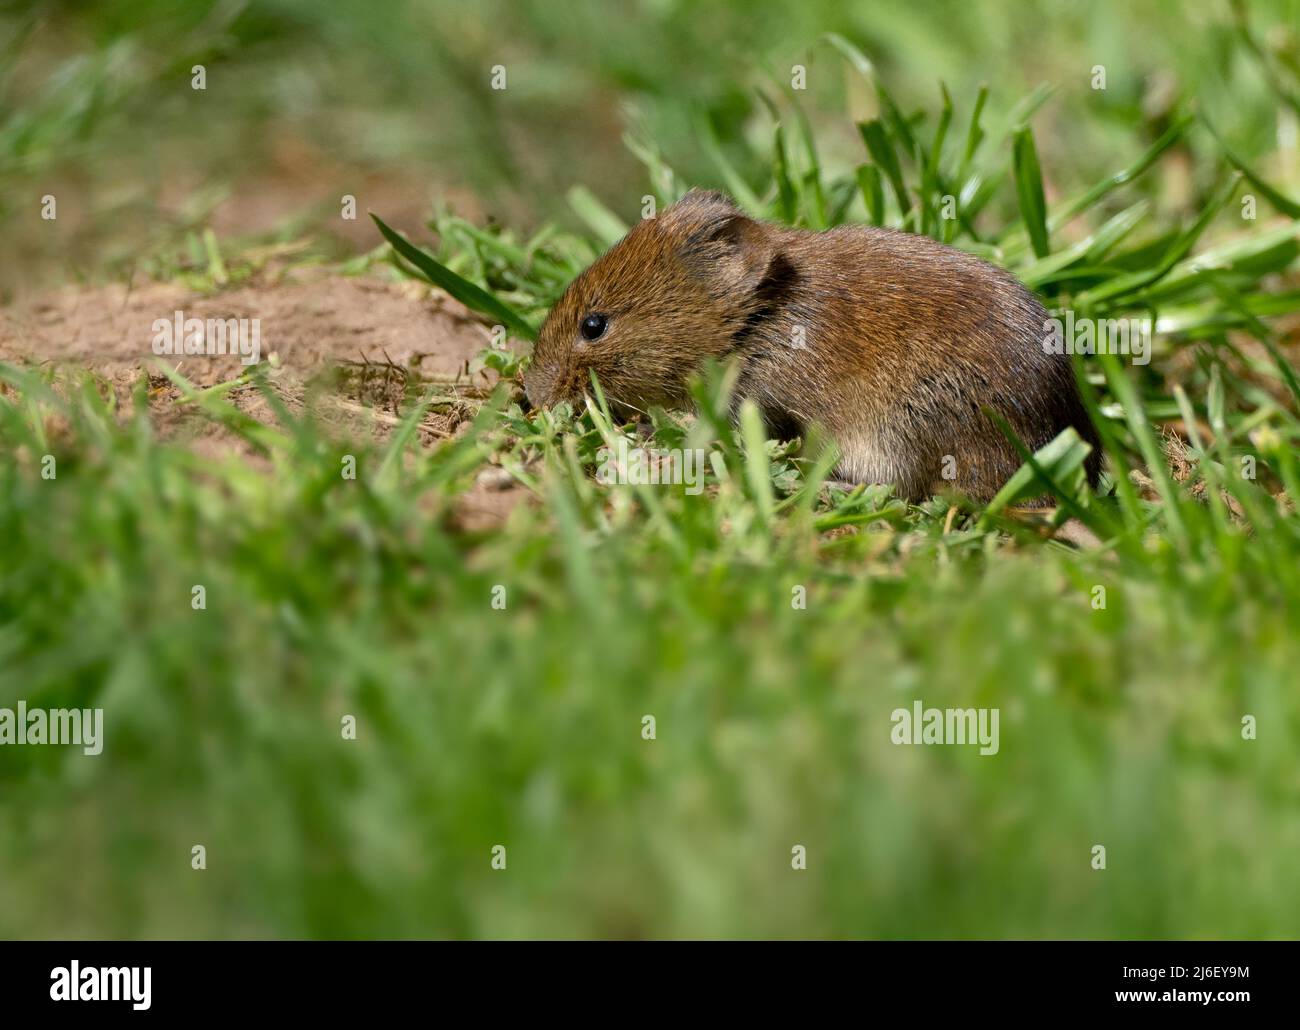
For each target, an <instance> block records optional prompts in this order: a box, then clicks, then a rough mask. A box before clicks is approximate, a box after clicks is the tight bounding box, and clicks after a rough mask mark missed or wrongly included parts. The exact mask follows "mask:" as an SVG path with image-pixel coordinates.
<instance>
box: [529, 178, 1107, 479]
mask: <svg viewBox="0 0 1300 1030" xmlns="http://www.w3.org/2000/svg"><path fill="white" fill-rule="evenodd" d="M591 313H600V314H603V315H605V316H607V318H608V320H609V322H608V328H607V329H606V331H605V333H604V335H603V336H602V337H601V338H600V339H598V340H595V341H591V342H588V341H586V340H584V339H582V337H581V336H580V335H579V331H578V329H579V325H580V324H581V322H582V319H583V318H584V317H585V316H586V315H588V314H591ZM1046 319H1047V314H1046V312H1045V311H1044V310H1043V307H1042V305H1041V304H1040V303H1039V302H1038V300H1037V299H1036V298H1035V297H1034V296H1033V294H1031V293H1030V292H1029V291H1028V290H1026V289H1025V288H1024V287H1023V286H1022V285H1020V283H1018V282H1017V281H1016V280H1015V278H1014V277H1012V276H1011V275H1010V274H1008V273H1007V272H1005V271H1003V270H1001V269H999V268H995V267H994V266H993V265H990V264H988V263H987V262H984V261H981V260H980V259H979V258H976V257H974V256H972V255H970V254H966V253H963V252H962V251H959V250H955V249H953V248H951V247H947V246H945V245H943V244H941V243H937V242H935V241H934V240H931V239H929V238H927V237H924V236H913V235H910V234H907V233H901V232H894V231H892V230H889V229H878V228H873V227H869V226H841V227H839V228H836V229H831V230H829V231H827V232H823V233H814V232H806V231H800V230H795V229H786V228H782V227H780V226H776V225H772V224H769V223H766V222H758V221H755V220H753V219H750V218H747V217H746V216H745V215H743V214H741V213H740V212H739V211H738V210H737V209H736V208H735V207H734V206H733V205H732V204H731V202H730V201H729V200H728V199H727V198H726V197H724V196H723V195H721V194H718V193H705V192H701V191H699V190H692V191H691V192H690V193H688V194H687V195H686V196H685V197H684V198H683V199H682V200H681V201H679V202H678V203H677V204H674V205H673V206H672V207H670V208H668V209H667V210H665V211H664V212H662V213H661V214H660V215H659V216H658V217H657V218H652V219H646V220H643V221H642V222H641V223H640V224H638V225H637V226H636V227H635V228H633V229H632V230H631V231H630V232H629V233H628V234H627V236H625V237H624V238H623V239H622V240H620V241H619V242H618V243H617V244H615V245H614V246H613V247H612V248H611V249H610V250H609V251H608V252H607V253H606V254H605V255H604V256H602V257H601V258H600V259H599V260H597V261H596V262H595V263H594V264H593V265H592V266H591V267H590V268H588V269H587V270H586V271H584V272H583V273H582V274H581V275H579V276H578V277H577V278H576V279H575V280H574V281H573V283H572V284H570V286H569V288H568V290H566V291H565V293H564V296H562V297H561V298H560V300H559V301H558V302H557V303H556V305H555V307H554V308H552V310H551V312H550V315H549V316H548V317H547V319H546V323H545V325H543V326H542V331H541V336H540V338H539V339H538V342H537V346H536V349H535V351H534V357H533V363H532V367H531V368H530V370H529V372H528V374H527V375H526V376H525V387H526V389H527V392H528V396H529V399H530V400H531V401H532V403H534V404H535V405H538V406H542V405H545V404H549V403H553V402H555V401H557V400H561V399H573V400H576V399H578V398H580V397H581V396H582V393H583V391H584V390H586V389H588V388H589V384H590V378H589V370H594V371H595V373H596V375H597V376H598V378H599V380H600V383H601V386H602V388H603V389H604V390H605V392H606V395H607V396H608V397H609V398H610V400H611V401H613V402H615V403H617V404H620V405H622V406H624V407H625V408H635V409H641V410H644V409H645V408H646V407H648V406H649V405H653V404H658V405H662V406H664V407H682V406H685V405H686V404H687V403H688V395H687V390H686V384H687V380H688V379H689V378H690V376H691V374H692V373H694V372H696V371H697V370H698V369H699V368H700V366H701V364H702V362H703V361H704V359H705V358H708V357H712V358H715V359H719V360H725V359H728V358H731V357H735V358H737V359H739V361H740V363H741V371H740V378H739V381H738V385H737V391H736V394H737V399H738V400H739V399H740V398H744V397H748V398H751V399H752V400H753V401H754V403H755V404H756V405H757V406H758V408H759V410H760V411H761V412H762V414H763V417H764V419H765V421H766V422H767V426H768V429H769V432H772V433H773V434H774V435H780V436H784V437H793V436H797V435H801V434H803V433H805V432H806V431H807V428H808V427H809V426H810V425H812V424H813V423H819V424H820V425H821V426H822V427H823V428H824V429H825V430H826V431H827V432H828V433H829V434H830V435H831V436H832V437H833V438H834V439H835V441H836V442H837V444H838V445H839V448H840V454H841V458H840V464H839V466H838V468H837V470H836V475H838V476H839V477H840V478H843V479H848V480H852V481H855V482H865V483H892V484H894V485H895V486H896V487H897V488H898V491H899V493H900V494H901V495H902V496H904V497H907V498H910V499H913V500H919V499H922V498H925V497H929V496H930V495H931V494H932V493H935V492H939V491H942V490H944V489H945V488H953V487H955V488H956V489H958V490H960V491H962V492H963V493H965V494H967V495H969V496H970V497H972V498H975V499H977V500H987V499H989V498H990V497H992V496H993V494H994V493H996V491H997V490H998V488H999V487H1001V486H1002V484H1003V483H1005V482H1006V480H1007V478H1008V477H1009V476H1010V475H1011V474H1012V473H1013V472H1014V471H1015V470H1016V469H1017V468H1018V467H1019V466H1020V460H1019V458H1018V457H1017V456H1016V454H1015V452H1014V450H1013V449H1012V447H1011V446H1010V444H1008V443H1007V441H1006V440H1005V438H1004V437H1003V436H1002V434H1001V433H1000V432H998V430H997V429H996V428H995V427H994V426H993V424H992V423H991V422H990V421H989V420H988V418H987V417H986V416H985V415H984V414H983V413H982V411H981V409H982V408H983V407H985V406H988V407H990V408H992V409H994V410H996V411H998V412H1000V413H1001V414H1002V416H1003V417H1004V418H1005V419H1006V420H1007V421H1008V422H1009V423H1010V425H1011V426H1012V428H1013V429H1014V430H1015V431H1016V433H1017V434H1018V435H1019V436H1020V438H1021V439H1022V440H1023V441H1024V442H1025V443H1026V444H1027V445H1028V446H1029V447H1030V448H1031V449H1035V448H1038V447H1041V446H1042V445H1043V444H1045V443H1047V442H1048V441H1049V440H1051V439H1052V438H1053V437H1054V436H1055V435H1056V434H1057V433H1059V432H1060V431H1061V430H1062V429H1064V428H1065V427H1066V426H1071V425H1072V426H1074V427H1075V428H1076V429H1077V430H1078V432H1079V435H1080V436H1082V437H1083V438H1084V439H1085V440H1087V441H1088V442H1089V443H1091V444H1092V445H1093V453H1092V454H1091V455H1090V456H1089V463H1088V474H1089V479H1090V480H1091V481H1093V482H1094V483H1095V481H1096V476H1097V471H1098V463H1099V461H1100V453H1101V452H1100V448H1099V447H1098V443H1097V436H1096V432H1095V430H1094V429H1093V426H1092V424H1091V423H1090V421H1089V420H1088V416H1087V413H1086V410H1085V408H1084V406H1083V403H1082V401H1081V400H1080V398H1079V394H1078V389H1077V386H1076V384H1075V381H1074V374H1073V370H1072V369H1071V367H1070V359H1069V357H1068V356H1064V355H1054V354H1049V353H1046V352H1045V351H1044V349H1043V346H1042V340H1043V338H1044V335H1045V328H1044V323H1045V321H1046ZM799 328H802V340H800V338H799V336H798V334H797V332H796V330H797V329H799ZM800 343H802V346H800V345H799V344H800ZM945 455H952V456H953V458H954V459H955V472H956V479H955V480H952V481H946V480H944V479H943V478H942V471H943V461H944V456H945Z"/></svg>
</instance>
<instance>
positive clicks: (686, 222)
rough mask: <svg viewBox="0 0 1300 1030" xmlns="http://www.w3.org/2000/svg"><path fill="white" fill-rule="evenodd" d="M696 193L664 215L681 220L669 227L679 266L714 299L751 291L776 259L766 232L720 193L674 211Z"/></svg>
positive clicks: (768, 231)
mask: <svg viewBox="0 0 1300 1030" xmlns="http://www.w3.org/2000/svg"><path fill="white" fill-rule="evenodd" d="M697 192H698V191H696V190H692V191H691V192H690V193H688V194H687V195H686V197H685V198H683V199H682V200H681V201H679V202H678V203H677V204H674V205H673V207H671V208H669V209H668V211H666V212H664V214H665V215H668V214H670V213H673V212H676V213H677V214H678V215H679V216H681V222H679V223H678V224H677V225H676V226H674V227H673V228H675V230H676V233H675V235H680V238H681V240H682V243H681V249H680V252H679V257H680V258H681V261H682V265H683V266H684V267H685V269H686V270H687V272H688V273H689V274H690V275H692V276H694V277H697V278H699V279H700V280H701V281H702V282H703V283H704V285H705V287H706V288H707V289H708V290H709V292H710V293H712V294H714V295H716V296H720V297H724V296H735V297H743V296H746V295H749V294H752V293H754V292H755V291H757V290H758V289H759V287H760V285H761V284H762V282H763V281H764V279H765V278H766V276H767V275H768V270H769V269H770V268H771V266H772V264H773V262H774V261H775V260H776V259H777V257H778V255H777V252H776V244H775V241H774V239H773V234H772V231H771V229H770V228H768V226H766V225H764V224H763V223H762V222H757V221H755V220H754V219H752V218H750V217H748V216H747V215H745V214H742V213H741V212H740V211H739V210H737V209H736V208H735V207H734V206H733V205H732V204H731V202H730V201H729V200H727V199H726V198H725V197H723V196H722V195H721V194H702V195H701V198H700V200H699V201H697V202H696V203H694V204H693V205H691V207H689V208H687V209H685V210H679V209H681V208H682V206H683V205H685V204H686V203H687V201H688V200H690V199H691V198H692V196H694V195H695V194H696V193H697ZM715 198H716V199H715Z"/></svg>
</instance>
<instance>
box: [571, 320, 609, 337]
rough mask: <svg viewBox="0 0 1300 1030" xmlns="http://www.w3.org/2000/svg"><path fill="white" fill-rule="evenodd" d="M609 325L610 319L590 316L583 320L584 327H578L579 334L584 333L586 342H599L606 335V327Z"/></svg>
mask: <svg viewBox="0 0 1300 1030" xmlns="http://www.w3.org/2000/svg"><path fill="white" fill-rule="evenodd" d="M608 325H609V319H608V318H606V317H605V316H604V315H588V316H587V317H586V318H584V319H583V320H582V325H580V326H578V332H580V333H582V338H583V339H584V340H599V339H600V338H601V337H602V336H604V335H605V327H606V326H608Z"/></svg>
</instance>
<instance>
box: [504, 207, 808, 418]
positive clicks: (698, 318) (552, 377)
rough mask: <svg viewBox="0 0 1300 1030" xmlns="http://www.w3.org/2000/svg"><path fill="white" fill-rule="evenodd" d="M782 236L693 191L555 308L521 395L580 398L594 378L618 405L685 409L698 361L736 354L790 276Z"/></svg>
mask: <svg viewBox="0 0 1300 1030" xmlns="http://www.w3.org/2000/svg"><path fill="white" fill-rule="evenodd" d="M778 233H779V230H776V229H774V228H773V227H772V226H769V225H766V224H764V223H762V222H757V221H754V220H753V219H751V218H748V217H746V216H745V215H744V214H742V213H741V212H740V211H739V210H738V209H737V208H736V207H735V206H734V205H733V204H732V203H731V201H730V200H729V199H727V198H726V197H725V196H723V195H722V194H720V193H706V192H703V191H701V190H691V192H690V193H688V194H686V196H685V197H683V198H682V199H681V200H680V201H678V202H677V203H676V204H674V205H672V206H671V207H669V208H667V209H665V210H664V211H663V212H661V213H660V214H659V215H658V217H655V218H646V219H643V220H642V221H641V222H640V224H638V225H637V226H635V227H634V228H633V229H632V230H631V231H630V232H629V233H628V234H627V235H626V236H625V237H623V239H621V240H619V242H618V243H616V244H614V246H613V247H611V248H610V249H609V250H608V251H607V252H606V253H605V254H604V255H603V256H602V257H600V258H599V259H598V260H597V261H596V262H595V263H594V264H592V265H591V267H589V268H588V269H587V270H586V271H584V272H583V273H582V274H581V275H579V276H578V277H577V278H576V279H574V281H573V282H572V283H570V284H569V288H568V289H567V290H565V291H564V295H563V296H562V297H561V298H560V299H559V300H558V301H557V302H556V304H555V306H554V307H553V308H551V311H550V314H549V315H548V316H547V318H546V322H545V324H544V325H543V326H542V330H541V334H540V336H539V337H538V340H537V345H536V346H535V347H534V349H533V361H532V366H531V367H530V368H529V370H528V372H527V373H526V374H525V376H524V387H525V389H526V390H527V393H528V399H529V400H530V401H531V402H532V404H533V405H534V406H536V407H542V406H545V405H547V404H551V403H554V402H556V401H561V400H570V401H574V402H576V401H577V400H578V399H579V398H581V397H582V395H583V392H584V391H589V390H590V389H591V376H590V373H591V372H592V371H594V372H595V373H596V377H597V378H598V379H599V381H600V384H601V389H602V390H603V391H604V392H605V395H606V397H607V398H608V399H609V400H610V401H611V402H612V403H614V404H615V405H616V406H619V407H621V408H623V409H640V410H645V409H646V407H647V406H649V405H651V404H660V405H664V406H665V407H672V406H675V405H680V404H682V403H683V402H684V401H685V400H686V398H687V389H686V384H687V381H688V379H689V378H690V376H691V374H692V373H693V372H695V371H696V370H697V369H698V368H699V367H700V365H701V363H702V361H703V360H704V359H705V358H707V357H714V358H721V357H723V356H725V355H726V354H727V353H728V352H729V351H730V350H732V349H733V348H734V347H735V346H736V345H737V344H738V343H739V342H740V340H741V339H742V337H743V335H744V334H745V333H747V332H748V331H750V330H751V329H752V327H753V325H754V323H755V320H756V319H760V318H761V317H762V312H763V311H764V310H765V309H766V308H769V307H770V306H771V304H772V302H773V296H774V292H776V291H779V290H780V289H782V288H784V286H785V285H788V283H789V282H790V281H791V279H792V278H793V273H794V269H793V267H792V266H791V265H790V264H789V262H788V261H787V260H786V259H785V258H784V256H782V255H781V253H780V252H779V245H778Z"/></svg>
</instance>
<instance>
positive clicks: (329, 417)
mask: <svg viewBox="0 0 1300 1030" xmlns="http://www.w3.org/2000/svg"><path fill="white" fill-rule="evenodd" d="M177 312H181V313H182V315H181V318H182V321H184V320H185V319H191V318H194V319H201V320H204V321H205V322H206V321H207V320H208V319H213V320H217V319H220V320H230V319H235V320H240V319H245V320H247V322H246V325H247V327H248V328H249V330H250V331H251V328H252V324H253V323H252V320H253V319H256V320H258V335H257V339H258V342H259V345H260V358H261V362H262V367H263V368H264V369H266V370H267V372H268V376H267V379H268V382H269V383H270V384H271V386H272V387H273V389H274V391H275V393H276V394H277V395H278V396H279V398H280V399H281V400H282V401H283V402H284V403H285V404H286V405H287V406H288V407H289V409H290V410H292V411H301V410H303V408H304V407H306V406H307V405H308V404H309V403H310V405H311V408H312V411H313V413H314V414H315V415H317V416H318V417H319V418H320V419H321V420H322V421H323V422H324V424H325V425H326V427H327V428H328V427H329V426H331V425H332V426H334V427H336V428H338V429H339V430H340V432H341V433H343V432H348V433H352V434H354V435H355V434H356V433H357V432H367V433H371V434H373V435H374V436H376V437H379V438H382V437H384V436H386V435H388V434H389V433H391V432H392V430H393V428H394V427H395V426H396V425H398V424H399V423H400V422H401V418H402V415H403V411H404V404H405V403H407V402H409V400H410V398H411V396H412V395H413V393H414V394H417V395H418V394H419V393H422V392H423V391H424V390H425V389H426V388H427V387H428V386H429V385H433V386H434V387H435V388H436V389H437V391H438V394H439V403H437V404H435V405H434V406H433V408H432V409H431V410H430V412H429V414H428V416H427V417H426V418H425V420H424V422H423V423H422V424H421V427H420V430H421V437H422V439H423V440H424V441H425V442H432V441H434V440H437V439H439V438H445V437H447V436H451V435H454V434H455V433H456V432H457V431H458V430H459V429H460V427H461V426H462V425H464V424H465V423H466V422H467V420H468V419H469V418H470V417H472V415H473V412H474V410H475V403H476V401H477V400H480V399H481V398H482V397H484V396H485V395H486V394H487V392H488V391H490V390H491V389H492V388H493V387H494V386H495V385H497V378H496V374H495V373H494V372H491V371H490V370H484V369H480V368H479V367H478V363H477V362H476V361H475V359H476V358H477V356H478V355H479V354H480V353H481V352H482V350H483V349H484V348H485V347H487V346H488V345H489V344H490V342H491V337H490V335H489V332H488V329H487V327H486V326H484V325H483V324H482V323H481V322H480V321H479V320H478V319H477V318H476V317H475V316H474V315H473V314H472V313H471V312H470V311H469V310H468V309H466V308H465V307H464V306H463V305H461V304H460V303H458V302H457V301H455V300H453V299H452V298H451V297H449V296H448V295H446V294H445V293H442V292H441V291H438V290H434V289H431V288H429V287H427V286H423V285H421V284H419V283H415V282H391V281H387V280H384V279H380V278H378V277H375V276H371V275H363V276H344V275H340V274H338V273H337V271H333V270H324V269H314V270H313V269H308V270H302V269H298V270H294V271H292V272H288V273H283V274H281V273H278V272H274V271H267V272H264V273H259V275H258V276H257V277H256V278H255V279H253V280H250V281H248V282H246V283H244V284H241V285H239V286H235V287H232V288H229V289H226V290H222V291H221V292H219V293H216V294H212V295H208V294H204V293H201V292H196V291H194V290H191V289H188V288H186V287H184V286H180V285H177V284H175V283H155V282H147V283H139V284H135V285H132V286H127V285H124V284H114V285H107V286H101V287H95V288H90V289H74V288H69V289H65V290H62V291H58V292H56V293H52V294H48V295H45V296H42V297H39V298H36V299H33V300H31V301H29V302H27V303H25V304H22V305H20V306H15V307H11V308H7V309H4V310H0V361H6V362H9V363H13V364H26V365H36V366H41V367H47V366H50V365H53V366H55V367H57V368H59V369H64V370H71V371H77V370H87V371H90V372H91V373H93V374H94V375H96V376H97V377H99V378H100V379H101V380H102V381H103V382H104V383H105V384H107V385H108V386H109V387H111V388H112V389H113V390H114V392H115V393H117V394H118V398H119V401H120V402H121V405H122V410H130V398H131V395H132V393H133V392H134V391H135V390H136V389H137V387H138V385H139V384H140V383H141V382H142V381H143V383H144V384H145V385H146V386H147V392H148V396H149V405H150V414H151V417H152V418H153V421H154V423H155V425H156V426H157V427H158V431H159V434H160V435H161V436H162V437H164V438H167V439H182V440H185V441H187V442H190V443H191V444H192V445H193V446H194V447H195V449H196V450H197V451H198V452H199V453H202V454H204V455H205V456H209V457H214V458H215V457H219V456H228V455H230V454H232V453H233V454H238V455H240V456H243V457H246V458H248V459H249V460H250V461H255V460H257V459H256V449H255V448H254V447H253V446H252V445H250V443H249V441H248V440H247V439H246V438H245V437H244V436H242V435H241V434H238V433H236V432H233V431H232V430H230V429H228V428H226V427H225V426H223V425H221V424H220V423H215V422H213V421H212V420H211V419H209V418H206V417H204V416H203V415H201V414H200V413H199V412H197V411H196V410H195V408H194V406H193V405H192V404H188V403H185V396H186V395H185V392H184V391H183V390H182V389H181V388H179V387H178V386H177V385H176V384H174V383H173V382H172V380H171V379H170V378H168V377H167V375H166V374H165V373H164V371H163V369H164V368H169V369H172V370H174V371H176V372H178V373H179V374H180V375H181V376H183V377H184V378H185V379H186V380H187V381H188V382H189V383H190V384H192V385H193V386H194V387H198V388H200V389H202V388H208V387H213V386H217V385H219V384H222V383H231V382H233V381H235V380H238V379H239V377H240V376H241V375H242V374H243V373H244V372H246V371H247V366H246V365H245V364H244V363H243V361H242V359H241V357H240V355H239V354H238V353H226V354H212V355H208V354H190V355H165V356H159V355H157V354H156V353H155V338H156V337H157V335H158V329H159V325H160V323H159V324H156V323H158V320H162V321H163V322H168V323H172V324H173V325H174V324H175V320H176V313H177ZM227 324H230V323H229V322H227ZM173 338H174V336H173ZM160 366H161V367H160ZM309 397H310V401H309V400H308V398H309ZM223 400H225V401H227V402H229V403H230V404H231V405H233V406H234V407H235V408H236V409H237V410H238V411H240V412H241V413H243V414H245V415H247V416H249V417H251V418H254V419H256V420H257V421H259V422H263V423H265V424H275V423H276V418H275V415H274V411H273V408H272V405H271V403H270V402H269V401H268V399H267V397H266V396H265V395H264V394H263V392H262V391H261V390H259V389H258V388H257V387H256V386H254V385H242V386H236V387H234V388H232V389H230V390H229V392H228V393H224V394H223ZM471 494H472V495H473V496H472V498H469V499H468V500H467V503H469V504H470V506H471V509H472V510H467V511H466V519H465V521H466V522H467V524H469V525H472V526H473V527H474V528H485V527H486V526H487V525H488V524H491V523H495V522H497V521H499V520H500V519H501V518H504V516H505V514H507V513H508V509H509V507H511V506H513V502H516V501H517V500H518V499H519V498H520V496H521V492H517V491H515V490H512V489H491V488H488V489H481V488H480V487H479V486H478V485H476V487H475V489H474V490H473V491H471ZM507 501H509V502H511V503H506V502H507Z"/></svg>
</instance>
